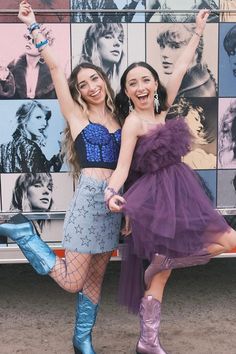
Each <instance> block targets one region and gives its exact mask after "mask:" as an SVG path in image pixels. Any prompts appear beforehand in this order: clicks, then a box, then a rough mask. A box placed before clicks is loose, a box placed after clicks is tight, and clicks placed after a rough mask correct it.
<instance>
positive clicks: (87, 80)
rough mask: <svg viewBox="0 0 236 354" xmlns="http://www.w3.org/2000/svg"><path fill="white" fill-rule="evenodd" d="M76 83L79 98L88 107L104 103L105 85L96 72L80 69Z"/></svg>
mask: <svg viewBox="0 0 236 354" xmlns="http://www.w3.org/2000/svg"><path fill="white" fill-rule="evenodd" d="M77 82H78V83H77V88H78V90H79V92H80V94H81V97H82V99H83V100H84V101H85V102H86V103H87V104H88V106H89V105H99V104H102V103H105V98H106V84H105V81H104V80H103V79H102V78H101V76H100V75H99V74H98V73H97V71H96V70H94V69H90V68H83V69H81V70H80V71H79V73H78V75H77Z"/></svg>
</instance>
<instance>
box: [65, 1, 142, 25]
mask: <svg viewBox="0 0 236 354" xmlns="http://www.w3.org/2000/svg"><path fill="white" fill-rule="evenodd" d="M70 1H71V8H72V10H78V12H74V13H73V15H72V22H83V23H119V22H132V21H133V20H134V17H135V12H132V11H131V12H124V11H123V12H118V11H117V12H116V10H135V9H137V8H139V5H140V2H141V0H70ZM81 10H82V12H81ZM92 10H95V12H92ZM97 10H101V11H99V12H98V11H97ZM102 10H113V11H114V12H103V11H102ZM142 18H143V21H144V16H142ZM139 20H140V22H143V21H142V20H141V19H140V17H139Z"/></svg>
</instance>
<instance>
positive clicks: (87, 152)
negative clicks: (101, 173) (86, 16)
mask: <svg viewBox="0 0 236 354" xmlns="http://www.w3.org/2000/svg"><path fill="white" fill-rule="evenodd" d="M120 141H121V129H118V130H116V131H115V132H114V133H110V132H109V131H108V129H107V128H106V127H104V126H103V125H101V124H97V123H92V122H90V123H89V124H88V125H87V126H86V127H85V128H84V129H83V130H82V131H81V132H80V133H79V134H78V135H77V137H76V139H75V141H74V144H75V150H76V152H77V156H78V160H79V164H80V167H81V168H86V167H97V168H109V169H111V170H114V169H115V168H116V165H117V160H118V156H119V152H120Z"/></svg>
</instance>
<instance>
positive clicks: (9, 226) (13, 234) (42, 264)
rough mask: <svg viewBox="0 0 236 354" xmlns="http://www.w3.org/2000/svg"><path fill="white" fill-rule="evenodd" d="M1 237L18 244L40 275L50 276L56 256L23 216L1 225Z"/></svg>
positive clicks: (20, 215) (14, 217)
mask: <svg viewBox="0 0 236 354" xmlns="http://www.w3.org/2000/svg"><path fill="white" fill-rule="evenodd" d="M0 235H3V236H6V237H9V238H10V239H11V240H12V241H14V242H16V243H17V245H18V246H19V247H20V249H21V251H22V253H23V254H24V255H25V257H26V258H27V259H28V261H29V262H30V264H31V265H32V267H33V268H34V269H35V270H36V272H37V273H38V274H41V275H45V274H48V273H49V272H50V271H51V270H52V268H53V267H54V265H55V263H56V255H55V253H54V252H53V251H52V250H51V248H49V247H48V245H47V244H46V243H45V242H44V241H43V240H42V239H41V238H40V237H39V236H38V234H37V232H36V230H35V228H34V226H33V224H32V223H31V222H30V221H29V220H28V219H27V218H26V217H25V216H24V215H22V214H17V215H15V216H13V217H12V218H10V220H9V221H8V223H4V224H0Z"/></svg>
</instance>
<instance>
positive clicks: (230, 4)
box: [220, 0, 236, 22]
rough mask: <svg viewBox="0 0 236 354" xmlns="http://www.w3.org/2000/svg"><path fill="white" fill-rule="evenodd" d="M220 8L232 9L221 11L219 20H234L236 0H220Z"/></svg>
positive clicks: (235, 16)
mask: <svg viewBox="0 0 236 354" xmlns="http://www.w3.org/2000/svg"><path fill="white" fill-rule="evenodd" d="M220 9H221V10H227V11H232V12H231V13H229V12H221V14H220V21H221V22H236V0H220Z"/></svg>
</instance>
